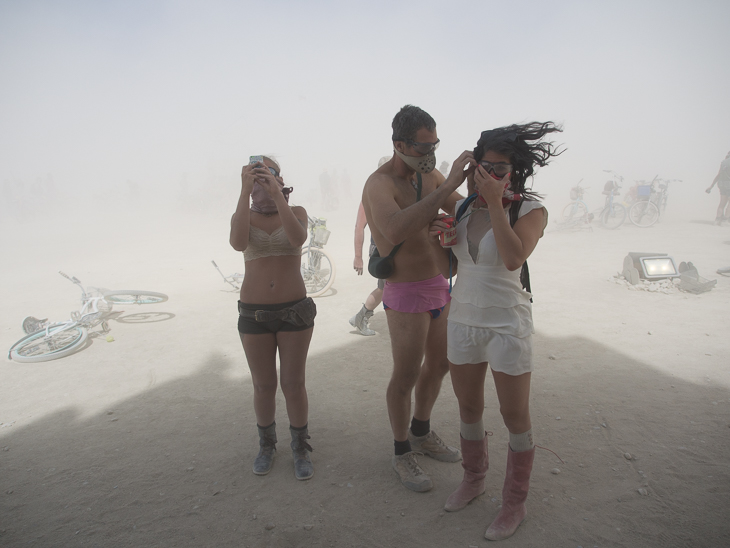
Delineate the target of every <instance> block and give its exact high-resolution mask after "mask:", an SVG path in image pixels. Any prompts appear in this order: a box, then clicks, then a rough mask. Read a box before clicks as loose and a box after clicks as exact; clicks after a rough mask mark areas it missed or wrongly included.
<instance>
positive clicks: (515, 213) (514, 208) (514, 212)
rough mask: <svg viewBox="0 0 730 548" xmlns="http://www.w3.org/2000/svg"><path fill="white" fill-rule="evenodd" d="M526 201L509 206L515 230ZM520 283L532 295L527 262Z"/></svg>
mask: <svg viewBox="0 0 730 548" xmlns="http://www.w3.org/2000/svg"><path fill="white" fill-rule="evenodd" d="M524 201H525V199H524V198H522V199H521V200H520V201H519V202H517V201H515V202H512V203H511V204H510V206H509V226H511V227H512V228H514V226H515V223H516V222H517V219H519V216H520V207H522V202H524ZM520 283H521V284H522V288H523V289H524V290H525V291H527V292H528V293H532V291H531V290H530V269H529V267H528V266H527V261H525V262H524V263H522V270H520ZM530 302H532V297H530Z"/></svg>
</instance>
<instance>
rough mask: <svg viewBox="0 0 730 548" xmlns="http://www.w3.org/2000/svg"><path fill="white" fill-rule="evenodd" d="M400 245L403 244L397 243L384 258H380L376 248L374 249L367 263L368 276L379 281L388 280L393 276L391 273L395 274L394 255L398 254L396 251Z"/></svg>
mask: <svg viewBox="0 0 730 548" xmlns="http://www.w3.org/2000/svg"><path fill="white" fill-rule="evenodd" d="M402 245H403V242H401V243H399V244H398V245H397V246H395V247H394V248H393V250H392V251H391V252H390V253H389V254H388V255H386V256H385V257H381V256H380V252H379V251H378V248H375V251H374V252H373V254H372V255H370V260H369V261H368V272H370V275H371V276H373V277H374V278H378V279H381V280H385V279H386V278H390V277H391V276H392V275H393V272H395V254H396V253H398V250H399V249H400V246H402Z"/></svg>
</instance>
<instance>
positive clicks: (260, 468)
mask: <svg viewBox="0 0 730 548" xmlns="http://www.w3.org/2000/svg"><path fill="white" fill-rule="evenodd" d="M256 427H257V428H258V429H259V454H258V455H257V456H256V460H255V461H253V473H254V474H256V475H257V476H265V475H266V474H268V473H269V472H271V467H272V466H273V465H274V453H276V442H277V439H276V422H273V423H271V426H268V427H266V428H261V427H260V426H259V425H258V424H257V425H256Z"/></svg>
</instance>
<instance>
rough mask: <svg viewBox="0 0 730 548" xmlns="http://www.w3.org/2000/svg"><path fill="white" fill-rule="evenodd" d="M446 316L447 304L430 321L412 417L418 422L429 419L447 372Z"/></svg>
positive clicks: (447, 314)
mask: <svg viewBox="0 0 730 548" xmlns="http://www.w3.org/2000/svg"><path fill="white" fill-rule="evenodd" d="M448 316H449V305H448V304H447V305H446V308H444V310H443V312H441V314H440V315H439V317H438V318H436V319H435V320H430V324H429V327H428V336H427V338H426V354H425V357H426V359H425V360H424V361H423V367H422V368H421V374H420V375H419V376H418V381H417V382H416V408H415V410H414V411H413V416H414V417H416V419H418V420H422V421H426V420H429V419H430V418H431V411H432V410H433V406H434V404H435V403H436V398H438V395H439V391H440V390H441V381H442V380H443V378H444V377H445V376H446V373H448V372H449V360H448V359H447V357H446V325H447V322H448ZM429 318H430V315H429Z"/></svg>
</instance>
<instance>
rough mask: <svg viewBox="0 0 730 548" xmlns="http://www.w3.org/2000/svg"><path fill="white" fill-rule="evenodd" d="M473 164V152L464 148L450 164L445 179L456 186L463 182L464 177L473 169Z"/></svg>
mask: <svg viewBox="0 0 730 548" xmlns="http://www.w3.org/2000/svg"><path fill="white" fill-rule="evenodd" d="M475 165H476V162H475V161H474V154H472V152H471V151H469V150H465V151H464V152H462V153H461V155H460V156H459V157H458V158H457V159H456V160H454V163H453V164H451V171H449V176H448V177H447V178H446V180H447V181H451V182H452V183H456V186H457V187H458V186H460V185H461V183H463V182H464V179H466V176H467V175H469V174H471V173H472V172H473V171H474V166H475Z"/></svg>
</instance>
